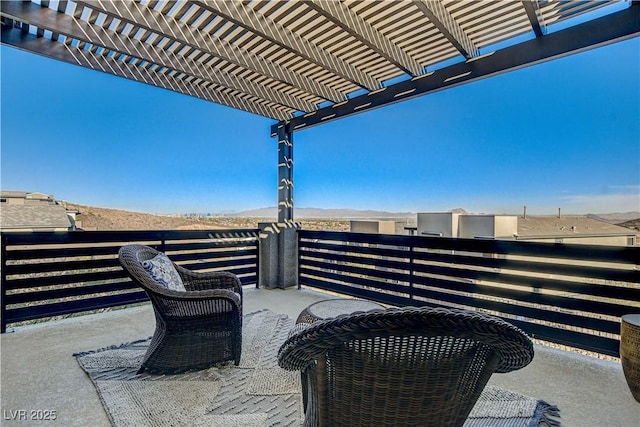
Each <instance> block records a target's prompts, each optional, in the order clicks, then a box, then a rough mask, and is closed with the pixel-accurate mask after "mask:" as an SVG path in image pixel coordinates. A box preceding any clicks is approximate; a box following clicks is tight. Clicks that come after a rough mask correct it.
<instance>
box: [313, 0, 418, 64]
mask: <svg viewBox="0 0 640 427" xmlns="http://www.w3.org/2000/svg"><path fill="white" fill-rule="evenodd" d="M307 5H308V6H309V7H311V8H313V9H314V10H316V11H317V12H318V13H320V14H322V15H323V16H324V17H326V18H327V19H329V20H331V21H332V22H333V23H335V24H336V25H339V26H340V27H341V28H342V29H343V30H344V31H346V32H348V33H349V34H351V36H353V37H354V38H356V39H357V40H359V41H360V42H361V43H363V44H365V45H367V46H368V47H369V48H370V49H372V50H374V51H375V52H376V53H377V54H378V55H380V56H382V57H384V58H385V59H386V60H387V61H389V62H391V63H392V64H394V65H395V66H396V67H398V68H400V69H401V70H402V71H404V72H405V73H407V74H409V75H411V76H419V75H421V74H423V73H424V67H423V66H421V65H420V64H418V63H417V62H416V61H415V60H414V59H413V58H411V57H410V56H409V55H408V54H407V53H406V52H404V51H403V50H402V49H400V48H399V47H398V46H397V45H396V44H394V43H393V42H391V41H390V40H389V39H387V38H386V37H385V36H384V35H383V34H382V33H380V31H378V30H377V29H376V28H375V27H374V26H372V25H370V24H369V23H368V22H367V21H365V20H364V19H362V18H361V17H360V16H359V15H358V14H357V13H355V12H353V11H351V9H349V8H348V7H347V6H345V5H344V4H343V3H342V2H339V1H333V0H309V1H307Z"/></svg>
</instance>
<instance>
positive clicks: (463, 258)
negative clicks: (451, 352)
mask: <svg viewBox="0 0 640 427" xmlns="http://www.w3.org/2000/svg"><path fill="white" fill-rule="evenodd" d="M298 247H299V283H300V286H310V287H315V288H320V289H325V290H329V291H334V292H338V293H341V294H346V295H351V296H355V297H361V298H367V299H371V300H375V301H379V302H382V303H387V304H392V305H399V306H405V305H413V306H449V307H462V308H467V309H472V310H481V311H485V312H488V313H491V314H494V315H497V316H499V317H502V318H505V319H506V320H508V321H510V322H511V323H513V324H515V325H517V326H519V327H520V328H522V329H523V330H525V331H526V332H527V333H529V334H530V335H531V336H532V337H534V338H536V339H540V340H543V341H548V342H552V343H556V344H561V345H565V346H569V347H573V348H578V349H582V350H587V351H591V352H597V353H601V354H605V355H609V356H615V357H619V345H620V342H619V331H620V317H621V316H622V315H624V314H628V313H640V265H639V264H640V248H638V247H617V246H586V245H567V244H551V243H534V242H516V241H506V240H486V239H447V238H436V237H422V236H396V235H380V234H361V233H345V232H323V231H305V230H301V231H299V241H298Z"/></svg>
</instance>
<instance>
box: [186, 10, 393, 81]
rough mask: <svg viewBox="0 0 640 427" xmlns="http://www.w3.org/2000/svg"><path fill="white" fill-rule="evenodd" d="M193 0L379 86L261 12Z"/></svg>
mask: <svg viewBox="0 0 640 427" xmlns="http://www.w3.org/2000/svg"><path fill="white" fill-rule="evenodd" d="M194 4H197V5H198V6H200V7H201V8H203V9H205V10H208V11H210V12H213V13H215V14H217V15H219V16H222V17H224V18H225V19H227V20H229V21H231V22H233V23H235V24H236V25H240V26H242V27H244V28H246V29H247V30H249V31H251V32H252V33H254V34H257V35H259V36H261V37H263V38H265V39H266V40H269V41H270V42H272V43H275V44H276V45H278V46H280V47H282V48H283V49H286V50H289V51H292V52H294V53H296V55H299V56H300V57H303V58H305V59H306V60H308V61H310V62H312V63H314V64H317V65H319V66H321V67H322V68H324V69H326V70H329V71H331V72H332V73H334V74H336V75H338V76H340V77H342V78H343V79H345V80H348V81H350V82H351V83H353V84H355V85H358V86H360V87H363V88H366V89H368V90H375V89H378V88H380V87H381V83H380V82H379V81H377V80H376V79H374V78H373V77H371V76H369V75H368V74H366V73H364V72H362V71H360V70H358V69H357V68H355V67H353V66H352V65H350V64H349V63H347V62H345V61H343V60H342V59H340V58H338V57H336V56H333V55H331V54H330V53H328V52H326V51H324V50H323V49H320V48H319V47H318V46H316V45H314V44H313V43H311V42H309V41H307V40H305V39H304V38H302V37H300V36H299V35H298V34H296V33H294V32H293V31H290V30H289V29H288V28H285V27H282V26H280V25H278V24H277V23H275V22H272V21H269V20H267V19H266V18H265V17H264V16H262V15H260V14H258V13H256V12H255V11H253V10H251V9H247V8H244V7H242V3H240V2H236V1H226V0H209V1H206V2H205V1H194Z"/></svg>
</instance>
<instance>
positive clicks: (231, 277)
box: [174, 263, 242, 296]
mask: <svg viewBox="0 0 640 427" xmlns="http://www.w3.org/2000/svg"><path fill="white" fill-rule="evenodd" d="M174 265H175V267H176V270H177V271H178V274H179V275H180V277H181V278H182V282H183V283H184V286H185V288H186V289H187V291H191V292H192V291H203V290H210V289H229V290H232V291H233V292H236V293H238V294H240V296H242V282H240V279H239V278H238V276H236V275H235V274H233V273H230V272H228V271H209V272H200V271H191V270H188V269H186V268H184V267H181V266H179V265H177V264H175V263H174Z"/></svg>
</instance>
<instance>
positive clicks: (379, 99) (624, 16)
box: [271, 2, 640, 136]
mask: <svg viewBox="0 0 640 427" xmlns="http://www.w3.org/2000/svg"><path fill="white" fill-rule="evenodd" d="M639 35H640V3H638V2H634V3H632V5H631V6H630V7H628V8H627V9H624V10H622V11H619V12H615V13H612V14H610V15H606V16H603V17H600V18H598V19H595V20H592V21H587V22H585V23H583V24H579V25H576V26H573V27H569V28H566V29H564V30H561V31H558V32H556V33H552V34H548V35H546V36H544V37H538V38H535V39H533V40H528V41H525V42H523V43H520V44H517V45H514V46H510V47H507V48H505V49H502V50H498V51H496V52H493V53H490V54H487V55H483V56H481V57H478V58H474V59H472V60H469V61H465V62H462V63H458V64H454V65H451V66H449V67H445V68H442V69H440V70H437V71H436V72H434V73H430V74H427V75H425V76H421V77H416V78H413V79H411V80H406V81H402V82H400V83H397V84H395V85H392V86H389V87H387V88H385V89H384V90H380V91H375V92H371V93H368V94H365V95H361V96H357V97H354V98H352V99H350V100H349V101H347V102H345V103H341V104H336V105H333V106H329V107H325V108H322V109H320V110H318V111H317V112H316V113H313V114H307V115H305V116H300V117H295V118H293V119H291V120H290V121H284V122H280V123H278V124H275V125H273V126H272V127H271V135H272V136H275V135H276V134H277V131H278V126H283V125H284V126H289V128H290V129H291V130H292V131H294V130H297V129H303V128H304V129H306V128H309V127H312V126H315V125H318V124H321V123H326V122H329V121H333V120H337V119H340V118H344V117H348V116H351V115H354V114H357V113H360V112H363V111H368V110H372V109H374V108H378V107H382V106H385V105H389V104H393V103H395V102H399V101H404V100H407V99H410V98H415V97H417V96H422V95H427V94H430V93H434V92H437V91H440V90H443V89H446V88H450V87H454V86H459V85H462V84H465V83H470V82H474V81H477V80H481V79H484V78H487V77H492V76H496V75H500V74H503V73H506V72H509V71H515V70H518V69H520V68H524V67H528V66H531V65H536V64H539V63H542V62H546V61H550V60H553V59H558V58H562V57H565V56H568V55H572V54H575V53H580V52H583V51H586V50H590V49H594V48H598V47H602V46H605V45H608V44H611V43H616V42H619V41H623V40H627V39H630V38H633V37H638V36H639Z"/></svg>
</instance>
